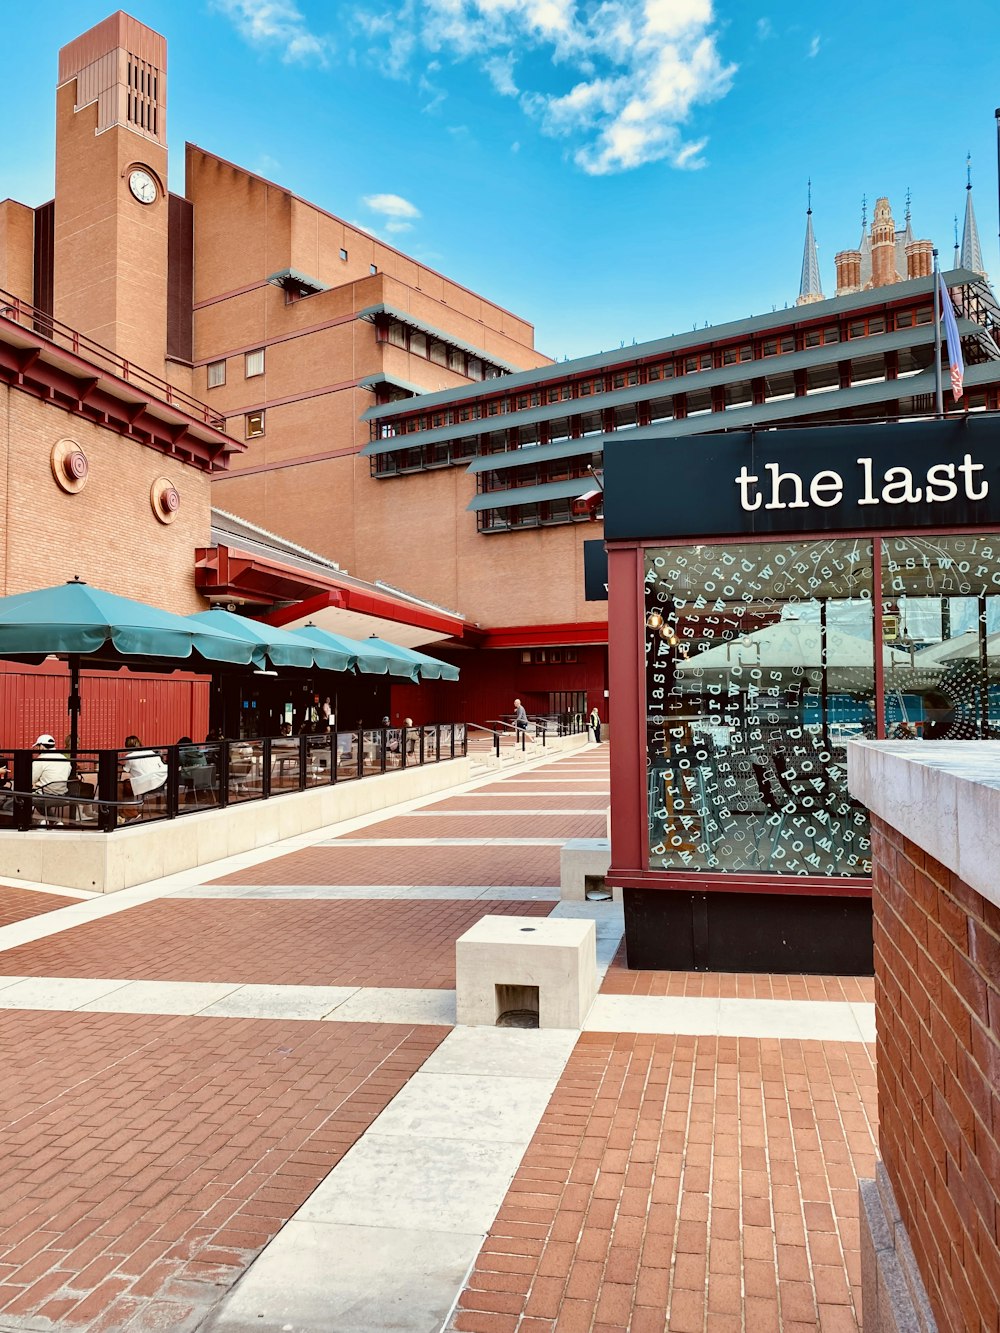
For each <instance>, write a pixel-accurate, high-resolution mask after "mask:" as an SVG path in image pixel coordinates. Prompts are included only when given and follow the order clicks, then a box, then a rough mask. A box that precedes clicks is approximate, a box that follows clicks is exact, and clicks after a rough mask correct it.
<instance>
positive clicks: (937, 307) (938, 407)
mask: <svg viewBox="0 0 1000 1333" xmlns="http://www.w3.org/2000/svg"><path fill="white" fill-rule="evenodd" d="M934 415H935V416H936V417H937V418H939V419H940V418H941V417H943V416H944V384H943V382H942V379H941V279H940V278H939V276H938V252H937V250H935V251H934Z"/></svg>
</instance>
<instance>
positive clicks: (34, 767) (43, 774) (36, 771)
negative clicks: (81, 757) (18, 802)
mask: <svg viewBox="0 0 1000 1333" xmlns="http://www.w3.org/2000/svg"><path fill="white" fill-rule="evenodd" d="M33 748H34V749H35V750H36V751H37V752H38V757H37V758H36V759H33V760H32V762H31V790H32V791H37V792H42V793H44V794H45V795H46V796H65V795H66V792H67V791H68V790H69V788H68V786H67V784H68V782H69V779H70V775H71V774H72V772H73V765H72V764H71V763H70V761H69V759H67V757H66V756H65V755H64V754H62V753H61V752H60V751H59V750H57V749H56V738H55V737H54V736H50V735H48V733H47V732H43V733H42V735H41V736H39V737H38V739H37V740H36V741H35V744H34V747H33ZM47 805H48V803H47V802H45V801H36V802H35V809H36V810H37V811H38V812H39V814H41V815H42V816H43V818H42V823H43V824H44V823H45V818H44V816H45V814H46V810H47Z"/></svg>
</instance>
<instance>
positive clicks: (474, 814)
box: [406, 793, 604, 819]
mask: <svg viewBox="0 0 1000 1333" xmlns="http://www.w3.org/2000/svg"><path fill="white" fill-rule="evenodd" d="M570 794H571V793H567V795H570ZM603 814H604V811H603V810H586V809H581V808H580V807H578V806H577V807H574V808H573V809H565V810H550V809H548V808H546V809H544V810H508V809H503V810H464V809H463V810H414V811H413V813H412V814H411V815H407V816H406V818H407V819H454V818H455V817H465V818H469V819H474V818H478V819H483V818H490V819H507V818H509V817H510V816H511V815H533V816H543V815H594V816H595V817H596V818H600V817H601V816H602V815H603Z"/></svg>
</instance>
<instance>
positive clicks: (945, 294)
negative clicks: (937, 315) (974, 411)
mask: <svg viewBox="0 0 1000 1333" xmlns="http://www.w3.org/2000/svg"><path fill="white" fill-rule="evenodd" d="M938 284H939V286H940V289H941V322H942V323H943V324H944V336H945V341H946V342H947V344H948V366H949V369H950V370H951V392H952V397H953V398H954V399H955V402H956V403H957V402H958V400H959V399H960V398H961V396H962V381H963V379H964V378H965V362H964V361H963V360H962V342H961V339H960V338H959V336H958V324H957V323H956V322H955V307H954V306H953V305H952V303H951V293H950V292H949V291H948V288H947V287H946V286H945V285H944V278H943V277H942V276H941V274H940V273H939V274H938Z"/></svg>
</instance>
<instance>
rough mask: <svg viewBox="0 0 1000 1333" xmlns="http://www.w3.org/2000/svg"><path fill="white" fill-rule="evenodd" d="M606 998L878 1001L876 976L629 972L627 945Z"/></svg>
mask: <svg viewBox="0 0 1000 1333" xmlns="http://www.w3.org/2000/svg"><path fill="white" fill-rule="evenodd" d="M601 992H602V994H604V995H653V996H662V995H671V996H672V995H692V996H720V997H721V998H723V999H741V1000H839V1001H854V1002H867V1003H868V1004H871V1003H872V1002H873V1001H874V999H875V979H874V977H820V976H801V975H788V976H784V975H771V974H756V973H751V972H741V973H738V974H737V973H731V972H630V971H629V969H628V968H627V967H626V966H625V944H624V941H623V942H622V945H621V947H620V948H619V950H618V952H617V953H616V954H615V957H614V960H613V962H612V964H611V966H610V967H609V968H608V971H607V974H606V975H605V978H604V981H603V983H602V985H601Z"/></svg>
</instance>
